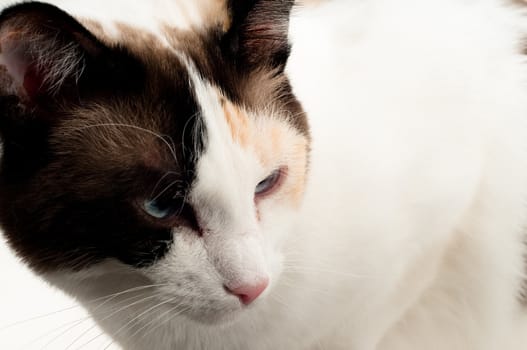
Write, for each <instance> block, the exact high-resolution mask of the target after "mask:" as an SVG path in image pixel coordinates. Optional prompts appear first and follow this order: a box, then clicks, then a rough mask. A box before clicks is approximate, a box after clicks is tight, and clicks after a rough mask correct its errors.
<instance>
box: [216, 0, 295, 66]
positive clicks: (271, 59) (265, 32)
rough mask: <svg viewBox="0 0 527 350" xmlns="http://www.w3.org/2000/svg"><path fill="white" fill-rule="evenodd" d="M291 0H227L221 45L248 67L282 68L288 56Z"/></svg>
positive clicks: (240, 63)
mask: <svg viewBox="0 0 527 350" xmlns="http://www.w3.org/2000/svg"><path fill="white" fill-rule="evenodd" d="M293 3H294V0H230V1H229V2H228V8H229V11H230V14H231V26H230V28H229V29H228V31H227V33H226V35H225V37H224V45H225V46H227V47H228V50H230V52H231V53H232V54H233V55H234V56H235V59H236V61H237V63H238V64H239V65H241V66H244V67H247V68H249V69H254V68H259V67H262V66H267V67H270V68H279V69H283V67H284V66H285V63H286V61H287V58H288V57H289V52H290V45H289V41H288V30H289V16H290V14H291V8H292V6H293Z"/></svg>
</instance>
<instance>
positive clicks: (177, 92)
mask: <svg viewBox="0 0 527 350" xmlns="http://www.w3.org/2000/svg"><path fill="white" fill-rule="evenodd" d="M240 4H242V5H240ZM240 4H237V3H236V2H232V3H229V8H230V10H231V18H230V26H229V27H228V28H227V27H225V26H221V25H218V26H211V28H208V29H207V30H203V31H200V32H192V33H190V32H185V33H181V32H180V33H177V32H172V31H171V30H170V29H169V28H167V37H166V38H165V41H164V42H165V44H162V43H161V42H162V41H158V39H156V38H155V37H152V36H149V35H140V34H138V33H135V34H134V30H133V29H131V28H124V27H123V28H122V30H123V37H122V40H120V41H119V42H118V43H117V42H113V41H112V40H106V39H105V38H101V37H97V36H96V35H93V34H92V33H91V32H90V31H89V30H87V29H86V28H85V27H83V26H82V25H81V24H79V23H78V22H77V21H76V20H75V19H73V18H71V17H69V16H68V15H66V14H65V13H63V12H62V11H60V10H58V9H56V8H54V7H51V6H49V5H42V4H36V3H27V4H24V5H20V6H17V7H13V8H11V9H8V10H6V11H5V12H4V13H3V14H2V16H1V17H0V45H1V53H0V63H1V67H0V68H1V69H0V72H1V84H2V85H1V89H2V91H1V93H2V94H1V95H2V96H1V98H0V109H1V115H0V133H1V136H2V142H3V155H2V160H1V169H0V208H1V209H0V221H1V225H2V228H3V229H4V230H5V234H6V236H7V238H8V240H9V242H10V244H11V245H12V247H13V248H14V249H15V250H16V251H17V252H18V254H19V255H20V256H21V257H23V259H24V260H25V261H26V262H27V263H28V264H29V265H30V266H31V267H32V268H34V269H35V270H36V271H38V272H40V273H42V274H44V275H49V276H51V275H53V276H55V277H54V278H56V276H59V279H60V278H64V279H68V278H70V277H72V276H75V278H79V279H82V278H86V279H89V278H92V277H93V276H100V275H104V274H105V266H106V265H107V264H108V263H113V264H117V265H120V266H122V267H124V269H125V270H127V272H126V273H128V274H130V273H132V274H137V276H139V277H138V278H139V279H142V280H144V281H145V282H144V283H145V284H147V283H151V284H155V285H158V287H156V288H155V290H152V293H153V294H155V293H157V297H158V298H159V299H161V300H162V301H166V302H167V303H173V304H174V305H178V307H180V308H181V309H182V310H183V311H182V313H183V314H185V315H187V316H189V317H191V318H193V319H195V320H198V321H202V322H214V321H216V320H223V319H226V318H230V317H231V316H232V315H234V314H236V313H238V312H240V311H243V309H244V307H245V305H248V304H250V303H252V301H253V300H254V299H256V298H257V297H258V296H259V295H260V294H261V293H265V291H266V290H269V289H271V288H272V285H273V282H275V281H276V279H277V278H278V276H279V274H280V270H281V255H282V244H283V242H284V240H285V239H286V238H287V232H288V225H290V223H291V222H292V220H294V213H295V211H296V210H297V209H298V207H299V206H300V205H301V202H302V196H303V192H304V187H305V185H306V176H307V166H308V149H309V136H308V130H307V124H306V120H305V117H304V115H303V113H302V110H301V108H300V106H299V104H298V102H297V101H296V99H295V98H294V96H293V95H292V92H291V89H290V86H289V83H288V81H287V79H286V78H285V77H284V75H283V69H284V65H285V63H286V59H287V55H288V50H289V47H288V44H287V35H286V33H287V14H288V12H289V9H290V7H291V2H290V1H268V0H262V1H249V2H240ZM168 43H170V44H168ZM79 276H83V277H79ZM93 278H96V277H93Z"/></svg>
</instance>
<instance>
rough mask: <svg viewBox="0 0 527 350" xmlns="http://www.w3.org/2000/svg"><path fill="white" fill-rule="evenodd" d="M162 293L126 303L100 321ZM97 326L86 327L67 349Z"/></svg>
mask: <svg viewBox="0 0 527 350" xmlns="http://www.w3.org/2000/svg"><path fill="white" fill-rule="evenodd" d="M160 295H162V293H157V294H154V295H150V296H148V297H143V298H141V299H140V300H137V301H134V302H133V303H131V304H127V305H125V306H123V307H121V308H119V309H117V310H116V311H113V312H112V313H110V314H109V315H107V316H105V317H103V318H102V319H101V320H100V321H101V322H102V321H105V320H107V319H109V318H110V317H112V316H114V315H116V314H118V313H119V312H122V311H124V310H126V309H129V308H130V307H132V306H134V305H137V304H140V303H142V302H145V301H147V300H150V299H154V298H157V297H159V296H160ZM136 297H138V296H136ZM132 298H134V297H132ZM95 327H97V325H95V324H94V325H93V326H91V327H90V328H88V329H86V330H85V331H84V332H82V333H81V334H80V335H79V336H78V337H77V338H75V339H74V340H73V341H72V342H71V343H70V344H69V345H68V346H67V347H66V349H65V350H68V349H70V348H71V347H72V346H73V345H74V344H75V343H76V342H77V341H79V340H80V339H82V337H83V336H85V335H86V334H87V333H89V332H90V331H91V330H93V329H94V328H95ZM92 340H95V338H93V339H92ZM90 342H91V340H90V341H89V342H88V343H90ZM88 343H86V344H88ZM86 344H83V345H82V346H84V345H86ZM82 346H81V347H82Z"/></svg>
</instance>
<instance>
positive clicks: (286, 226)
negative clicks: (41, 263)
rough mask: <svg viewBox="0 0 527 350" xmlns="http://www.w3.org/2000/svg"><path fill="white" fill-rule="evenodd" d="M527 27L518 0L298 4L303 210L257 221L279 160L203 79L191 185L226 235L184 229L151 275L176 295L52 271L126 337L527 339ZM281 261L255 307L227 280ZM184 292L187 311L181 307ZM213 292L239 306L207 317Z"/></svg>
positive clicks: (136, 342) (124, 278)
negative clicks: (305, 152)
mask: <svg viewBox="0 0 527 350" xmlns="http://www.w3.org/2000/svg"><path fill="white" fill-rule="evenodd" d="M523 22H526V20H525V18H524V17H523V15H522V13H521V12H520V10H519V9H517V8H515V7H513V6H509V5H507V4H506V3H505V2H504V1H499V0H480V1H476V0H466V1H461V0H401V1H397V2H394V1H389V0H385V1H383V0H363V1H359V0H346V1H345V0H332V1H327V2H324V3H322V4H321V5H320V6H318V7H315V8H312V9H305V10H303V11H298V12H297V13H296V14H295V16H294V19H293V21H292V23H291V35H292V40H293V43H294V48H293V53H292V57H291V60H290V62H289V66H288V73H289V75H290V77H291V79H292V83H293V86H294V88H295V92H296V93H297V95H298V96H299V98H300V99H301V101H302V102H303V104H304V106H305V108H306V110H307V112H308V114H309V121H310V124H311V131H312V155H311V162H310V170H309V177H308V185H307V192H306V194H305V198H304V200H303V205H302V207H301V208H300V209H299V210H297V211H293V210H292V209H291V208H289V207H288V206H286V205H280V204H279V203H278V204H277V205H276V206H267V207H266V208H264V210H265V211H267V212H268V213H270V211H272V210H274V212H273V213H272V215H268V216H267V220H263V222H262V223H261V224H258V223H256V222H255V220H254V217H253V215H252V210H253V207H252V198H251V197H248V196H247V194H248V193H249V194H250V193H252V192H251V191H252V188H251V186H253V185H254V181H256V182H257V181H258V179H259V178H260V177H261V176H262V175H265V173H264V172H263V169H261V168H259V165H258V164H257V163H256V158H255V157H254V155H251V154H248V153H244V152H243V150H242V149H240V148H239V147H237V146H236V145H234V144H233V143H232V142H231V141H230V140H229V139H228V138H227V135H228V131H227V128H226V125H225V122H224V119H223V116H222V113H221V111H220V108H219V103H218V101H217V97H216V96H215V94H214V91H213V90H212V88H211V87H210V85H208V83H207V82H204V81H202V80H200V79H199V78H198V77H197V76H193V79H192V81H191V82H190V84H192V86H193V87H194V89H195V91H196V92H197V95H198V96H199V100H200V103H201V104H202V106H204V107H206V108H204V110H205V111H206V112H205V122H206V124H207V127H208V128H209V130H210V132H211V134H210V140H209V142H210V144H209V145H208V148H207V151H206V153H205V155H204V156H203V158H202V160H201V161H200V164H199V167H198V179H199V181H198V183H197V185H196V188H195V189H194V191H193V193H194V196H195V197H193V198H192V200H194V201H195V203H198V204H200V213H201V214H200V215H202V216H203V217H202V220H208V221H207V222H208V226H210V227H215V228H218V232H214V234H215V235H216V237H213V236H210V237H209V238H207V237H205V238H204V239H203V240H201V239H198V238H197V237H195V235H193V234H191V233H188V232H177V233H176V234H175V237H176V242H175V244H174V248H173V250H172V251H171V253H170V254H169V255H168V256H167V257H166V258H165V259H163V260H162V261H160V262H159V263H158V264H157V265H154V267H152V268H149V269H148V270H145V271H144V274H145V275H147V276H149V278H151V279H152V280H154V283H168V282H170V283H172V284H173V285H169V286H164V287H163V288H159V289H158V291H160V292H161V293H162V295H163V298H165V299H163V298H162V299H160V300H162V301H161V303H163V302H165V304H162V305H161V304H159V303H160V300H151V302H150V303H149V302H145V303H143V304H141V305H136V307H130V308H128V309H126V310H125V311H123V312H119V313H117V314H116V315H111V312H112V310H113V311H115V310H116V309H118V308H119V304H118V301H121V302H122V301H123V300H124V299H126V298H125V297H122V298H116V299H114V300H112V301H110V302H109V303H107V305H106V306H107V307H106V308H104V310H103V309H98V310H97V309H95V308H96V305H97V303H91V302H89V301H88V300H89V299H91V298H94V297H98V296H101V295H105V294H107V293H109V292H112V291H116V290H120V289H123V288H124V287H125V286H131V287H134V286H136V285H140V284H141V283H144V281H141V280H140V281H137V276H136V275H135V274H134V273H132V272H131V271H130V270H129V269H127V268H124V267H119V266H117V269H116V270H110V267H105V266H99V267H97V268H96V269H94V270H93V271H91V272H84V273H83V274H82V275H78V276H75V275H71V274H69V275H67V277H65V274H63V273H57V274H56V275H53V276H48V279H50V280H51V281H53V282H54V283H56V284H58V285H60V286H61V287H62V288H64V289H66V290H68V291H69V292H70V293H71V294H74V295H76V296H78V297H79V298H80V300H81V301H82V302H83V303H84V304H85V305H86V306H87V307H88V308H89V309H91V312H92V313H93V314H94V315H95V317H96V318H97V319H98V320H99V322H100V324H101V326H102V327H103V328H105V329H106V330H107V331H108V332H109V333H110V334H114V335H115V337H116V339H117V340H118V341H119V342H121V343H122V344H123V346H125V348H126V349H151V348H152V349H169V348H172V349H174V348H177V349H229V350H235V349H251V350H259V349H332V350H334V349H353V350H374V349H375V350H402V349H460V350H461V349H463V350H465V349H477V350H485V349H489V350H491V349H492V350H495V349H524V348H526V347H527V320H526V315H527V308H523V307H522V306H521V305H520V303H519V302H518V293H519V291H520V284H521V281H522V278H523V271H524V263H523V260H522V254H524V251H525V249H524V246H523V244H522V241H523V239H524V234H523V232H522V229H523V226H524V224H525V219H526V217H525V213H526V208H525V195H526V194H527V152H526V150H527V128H526V127H527V125H526V122H527V119H526V118H527V89H526V83H527V81H526V78H527V70H526V68H527V66H526V63H525V58H524V57H523V56H522V55H521V54H520V51H521V46H520V44H521V39H522V37H523V36H524V35H525V34H527V31H526V30H525V28H524V25H523ZM238 166H239V167H241V168H240V169H238V168H237V167H238ZM260 172H261V173H260ZM219 228H222V230H220V229H219ZM207 240H209V241H207ZM233 242H236V243H233ZM210 249H212V250H213V252H212V253H211V252H210V251H209V250H210ZM214 257H217V258H218V261H219V262H220V265H218V262H217V261H214V259H213V258H214ZM109 264H110V265H111V263H109ZM114 268H115V267H112V269H114ZM102 272H105V273H102ZM263 274H269V275H270V277H271V286H270V287H269V289H268V290H267V291H266V295H263V296H262V297H260V298H259V299H258V300H257V301H256V303H255V305H254V307H252V308H250V309H247V310H242V309H241V308H240V306H239V304H238V303H237V302H236V300H235V298H234V297H232V296H229V295H227V294H226V293H224V292H223V291H222V289H221V284H222V283H224V282H225V280H228V279H238V280H243V281H247V280H249V279H251V278H256V277H255V276H259V275H263ZM189 276H192V277H191V278H190V277H189ZM176 282H181V283H183V284H184V286H183V287H182V288H175V287H174V284H175V283H176ZM171 293H172V295H175V294H174V293H182V294H183V295H179V297H178V298H179V299H178V300H185V302H186V304H185V305H184V307H183V308H180V309H177V307H176V310H177V312H181V313H183V314H185V315H187V316H176V315H174V317H172V318H171V319H170V320H168V318H166V315H173V314H170V313H168V314H167V312H170V307H169V303H167V302H166V301H167V300H168V299H166V298H167V296H168V295H170V294H171ZM191 298H194V299H191ZM163 300H164V301H163ZM190 300H193V301H190ZM209 301H213V302H215V303H217V305H220V307H221V308H222V310H224V311H225V314H226V315H227V316H226V318H227V319H229V320H228V321H225V320H221V319H220V320H217V321H215V322H213V324H210V325H206V324H203V323H201V322H197V321H193V320H190V319H189V316H188V315H189V313H190V314H191V313H192V308H195V309H197V310H198V309H200V308H204V307H205V306H204V305H205V303H206V302H209ZM158 304H159V306H158V307H157V308H156V305H158ZM120 305H122V304H120ZM145 305H147V306H146V307H145ZM180 306H181V305H180ZM149 308H153V309H152V310H158V311H156V312H155V313H152V312H145V310H148V309H149ZM108 315H110V316H109V317H108ZM163 316H165V318H163ZM105 317H107V318H105ZM160 320H163V321H164V320H167V322H166V323H163V324H161V323H160ZM142 330H148V332H144V333H146V334H147V336H146V337H142V336H140V335H142V334H143V333H141V331H142Z"/></svg>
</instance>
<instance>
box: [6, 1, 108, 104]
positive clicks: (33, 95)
mask: <svg viewBox="0 0 527 350" xmlns="http://www.w3.org/2000/svg"><path fill="white" fill-rule="evenodd" d="M103 48H104V45H102V44H101V43H100V42H99V41H98V40H97V39H96V38H95V37H94V36H93V35H92V34H91V33H90V32H89V31H88V30H87V29H85V28H84V27H83V26H82V25H81V24H80V23H79V22H78V21H77V20H75V19H74V18H73V17H71V16H70V15H68V14H67V13H65V12H64V11H62V10H60V9H58V8H57V7H54V6H52V5H48V4H43V3H38V2H29V3H23V4H20V5H16V6H13V7H10V8H7V9H6V10H4V11H3V12H2V13H1V14H0V78H1V79H0V89H2V90H3V92H4V94H9V95H15V96H18V97H19V99H20V102H21V103H22V104H26V105H37V104H39V103H40V102H42V101H45V100H50V99H52V98H53V97H56V96H57V95H60V94H61V93H62V92H63V91H64V90H66V89H67V87H68V86H72V85H73V86H75V84H76V83H77V82H78V80H79V79H80V77H81V75H82V73H83V71H84V69H85V66H86V63H87V61H88V60H90V58H93V57H97V56H98V55H100V54H101V51H102V50H103Z"/></svg>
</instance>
